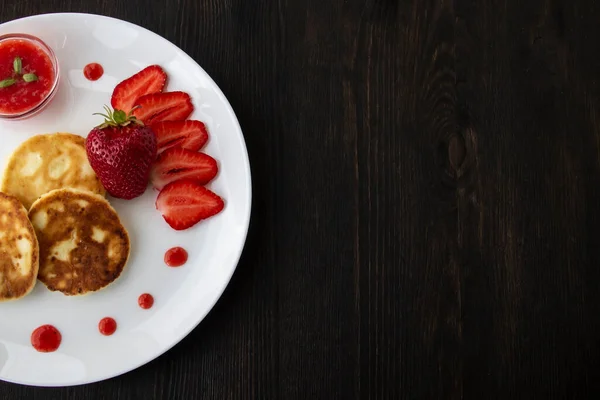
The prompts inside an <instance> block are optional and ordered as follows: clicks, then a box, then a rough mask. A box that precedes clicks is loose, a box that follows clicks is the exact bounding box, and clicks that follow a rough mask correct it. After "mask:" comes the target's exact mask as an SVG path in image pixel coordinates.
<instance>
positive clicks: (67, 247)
mask: <svg viewBox="0 0 600 400" xmlns="http://www.w3.org/2000/svg"><path fill="white" fill-rule="evenodd" d="M29 218H30V219H31V222H32V224H33V227H34V229H35V231H36V233H37V237H38V241H39V245H40V271H39V273H38V279H39V280H40V281H41V282H43V283H44V284H45V285H46V286H47V287H48V289H50V290H52V291H60V292H62V293H64V294H65V295H68V296H73V295H82V294H86V293H89V292H95V291H97V290H100V289H102V288H104V287H106V286H107V285H109V284H110V283H112V282H113V281H114V280H115V279H117V278H118V277H119V276H120V275H121V272H122V271H123V269H124V268H125V264H126V263H127V259H128V257H129V247H130V245H129V235H128V233H127V230H126V229H125V227H123V225H122V224H121V221H120V220H119V216H118V215H117V212H116V211H115V210H114V209H113V208H112V207H111V206H110V204H109V203H108V201H106V199H105V198H104V197H102V196H100V195H97V194H94V193H91V192H87V191H83V190H77V189H70V188H66V189H57V190H53V191H51V192H49V193H47V194H45V195H43V196H42V197H40V199H39V200H37V201H36V202H35V203H33V205H32V206H31V209H30V210H29Z"/></svg>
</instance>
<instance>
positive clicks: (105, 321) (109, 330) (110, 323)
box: [98, 317, 117, 336]
mask: <svg viewBox="0 0 600 400" xmlns="http://www.w3.org/2000/svg"><path fill="white" fill-rule="evenodd" d="M98 330H99V331H100V333H101V334H103V335H104V336H110V335H112V334H113V333H115V331H116V330H117V321H115V320H114V319H113V318H111V317H106V318H102V319H101V320H100V322H99V323H98Z"/></svg>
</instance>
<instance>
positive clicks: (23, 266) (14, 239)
mask: <svg viewBox="0 0 600 400" xmlns="http://www.w3.org/2000/svg"><path fill="white" fill-rule="evenodd" d="M38 260H39V248H38V241H37V238H36V236H35V232H34V230H33V226H31V222H29V219H28V218H27V210H25V208H24V207H23V205H22V204H21V202H20V201H19V200H17V199H16V198H14V197H12V196H8V195H6V194H4V193H1V192H0V301H7V300H15V299H18V298H21V297H23V296H25V295H27V294H28V293H29V292H31V290H32V289H33V287H34V286H35V281H36V278H37V274H38Z"/></svg>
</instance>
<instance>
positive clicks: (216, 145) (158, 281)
mask: <svg viewBox="0 0 600 400" xmlns="http://www.w3.org/2000/svg"><path fill="white" fill-rule="evenodd" d="M11 32H20V33H29V34H32V35H35V36H38V37H39V38H41V39H42V40H44V41H45V42H46V43H47V44H48V45H49V46H50V47H52V49H54V51H55V52H56V55H57V57H58V60H59V63H60V68H61V82H60V87H59V90H58V93H57V95H56V97H55V98H54V100H53V102H52V104H51V105H50V106H49V107H48V108H46V109H45V110H44V111H43V112H42V113H41V114H39V115H37V116H35V117H33V118H32V119H29V120H25V121H17V122H0V163H2V164H1V166H0V168H2V169H3V168H4V165H5V163H6V160H7V159H8V157H9V155H10V154H11V152H12V151H13V150H14V149H15V148H16V147H17V146H18V145H19V144H20V143H21V142H22V141H24V140H25V139H27V138H28V137H30V136H32V135H34V134H39V133H47V132H56V131H63V132H72V133H77V134H80V135H82V136H85V135H87V133H88V132H89V131H90V129H91V128H92V127H93V126H95V125H96V124H98V123H100V122H101V120H100V119H99V118H100V117H98V116H92V113H94V112H101V111H102V106H103V105H104V104H110V95H111V93H112V90H113V88H114V87H115V85H116V84H117V83H118V82H119V81H121V80H123V79H124V78H127V77H128V76H130V75H132V74H134V73H136V72H138V71H139V70H140V69H141V68H143V67H145V66H147V65H150V64H159V65H161V66H162V67H163V68H164V69H165V70H166V72H167V73H168V75H169V81H168V86H167V90H169V91H173V90H183V91H186V92H188V93H189V94H190V95H191V97H192V99H193V101H194V104H195V107H196V110H195V112H194V114H193V115H192V117H191V118H193V119H200V120H202V121H204V122H205V123H206V124H207V126H208V129H209V132H210V135H211V136H210V141H209V143H208V145H207V146H206V148H205V149H204V150H203V151H205V152H206V153H208V154H210V155H212V156H213V157H215V158H216V159H217V160H218V161H219V165H220V172H219V175H218V177H217V178H216V180H214V181H213V182H212V183H211V185H210V187H211V189H212V190H213V191H215V192H216V193H218V194H219V195H221V196H222V197H223V198H224V199H225V201H226V207H225V209H224V211H223V212H222V213H221V214H219V215H217V216H216V217H213V218H212V219H209V220H206V221H203V222H201V223H200V224H198V225H196V226H195V227H193V228H191V229H189V230H187V231H182V232H176V231H174V230H172V229H171V228H170V227H169V226H168V225H167V224H166V223H165V222H164V220H163V219H162V217H161V215H160V213H159V212H158V211H157V210H156V209H155V207H154V201H155V199H156V192H155V191H153V190H152V189H151V188H149V189H148V190H147V191H146V193H145V195H143V196H142V197H140V198H137V199H134V200H131V201H123V200H115V199H109V200H110V201H111V203H112V204H113V205H114V207H115V208H116V209H117V211H118V212H119V215H120V216H121V218H122V220H123V223H124V225H125V226H126V227H127V229H128V230H129V233H130V236H131V241H132V251H131V256H130V261H129V263H128V265H127V267H126V269H125V271H124V273H123V274H122V276H121V277H120V278H119V279H118V280H117V281H116V282H115V283H114V284H113V285H111V286H109V287H108V288H107V289H105V290H103V291H100V292H97V293H93V294H90V295H87V296H83V297H73V298H69V297H66V296H64V295H62V294H60V293H52V292H50V291H49V290H47V289H46V287H45V286H44V285H43V284H41V283H40V282H38V284H37V285H36V287H35V289H34V291H33V292H32V293H31V294H30V295H29V296H27V297H25V298H23V299H21V300H18V301H14V302H9V303H0V379H2V380H6V381H10V382H16V383H23V384H28V385H39V386H66V385H76V384H82V383H89V382H94V381H99V380H103V379H107V378H111V377H113V376H116V375H119V374H122V373H125V372H128V371H130V370H132V369H134V368H137V367H139V366H141V365H143V364H145V363H147V362H149V361H151V360H152V359H154V358H156V357H158V356H159V355H161V354H162V353H164V352H165V351H167V350H168V349H170V348H171V347H172V346H174V345H175V344H176V343H177V342H179V341H180V340H181V339H182V338H184V337H185V336H186V335H187V334H188V333H189V332H190V331H191V330H192V329H194V328H195V327H196V326H197V325H198V323H199V322H200V321H201V320H202V319H203V318H204V317H205V316H206V314H207V313H208V312H209V311H210V309H211V308H212V307H213V305H214V304H215V303H216V301H217V300H218V299H219V297H220V296H221V294H222V293H223V291H224V289H225V287H226V286H227V284H228V283H229V280H230V278H231V276H232V274H233V272H234V270H235V267H236V265H237V262H238V260H239V257H240V255H241V252H242V249H243V246H244V242H245V239H246V233H247V231H248V224H249V218H250V208H251V205H250V203H251V182H250V166H249V163H248V154H247V152H246V146H245V143H244V138H243V136H242V132H241V129H240V126H239V124H238V121H237V119H236V117H235V115H234V113H233V110H232V109H231V106H230V105H229V103H228V101H227V99H226V98H225V96H224V95H223V93H222V92H221V90H220V89H219V88H218V87H217V85H216V84H215V83H214V82H213V80H212V79H211V78H210V77H209V76H208V75H207V74H206V72H205V71H204V70H203V69H202V68H200V66H198V64H197V63H196V62H195V61H194V60H193V59H191V58H190V57H189V56H188V55H186V54H185V53H184V52H183V51H181V50H180V49H178V48H177V47H176V46H174V45H173V44H171V43H169V42H168V41H167V40H165V39H163V38H161V37H160V36H157V35H156V34H154V33H152V32H150V31H148V30H145V29H143V28H140V27H138V26H136V25H133V24H130V23H127V22H123V21H119V20H116V19H112V18H107V17H101V16H96V15H88V14H48V15H39V16H34V17H29V18H24V19H20V20H16V21H11V22H8V23H5V24H2V25H0V34H5V33H11ZM90 62H98V63H100V64H102V65H103V66H104V70H105V75H104V76H103V77H102V78H101V79H100V80H99V81H97V82H89V81H88V80H86V79H85V78H84V76H83V68H84V66H85V65H86V64H88V63H90ZM172 246H182V247H184V248H186V249H187V250H188V252H189V261H188V262H187V264H186V265H185V266H183V267H181V268H168V267H166V266H165V265H164V263H163V256H164V253H165V251H166V250H167V249H169V248H170V247H172ZM144 292H148V293H151V294H152V295H153V296H154V298H155V304H154V307H153V308H152V309H150V310H142V309H141V308H140V307H139V306H138V304H137V298H138V296H139V295H140V294H142V293H144ZM105 316H111V317H113V318H115V319H116V321H117V323H118V329H117V332H116V333H115V334H114V335H113V336H110V337H104V336H102V335H101V334H100V333H99V332H98V321H100V319H101V318H103V317H105ZM42 324H52V325H54V326H56V327H57V328H58V329H59V330H60V331H61V333H62V336H63V340H62V344H61V346H60V348H59V349H58V351H56V352H54V353H46V354H45V353H38V352H37V351H36V350H34V349H33V347H31V344H30V335H31V332H32V331H33V330H34V329H35V328H36V327H38V326H40V325H42Z"/></svg>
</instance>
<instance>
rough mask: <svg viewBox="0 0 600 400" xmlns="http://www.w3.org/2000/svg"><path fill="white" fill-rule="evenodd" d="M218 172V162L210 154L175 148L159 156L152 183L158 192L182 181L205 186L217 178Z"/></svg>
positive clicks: (152, 173) (153, 169) (151, 176)
mask: <svg viewBox="0 0 600 400" xmlns="http://www.w3.org/2000/svg"><path fill="white" fill-rule="evenodd" d="M217 172H219V168H218V166H217V161H216V160H215V159H214V158H212V157H211V156H209V155H208V154H204V153H198V152H195V151H191V150H188V149H182V148H180V147H173V148H171V149H168V150H165V151H164V152H162V153H161V155H159V156H158V158H157V159H156V162H155V163H154V166H153V167H152V172H151V173H150V181H151V182H152V186H154V187H155V188H156V189H158V190H161V189H162V188H163V187H165V186H166V185H168V184H169V183H171V182H175V181H177V180H180V179H188V180H193V181H196V182H198V183H199V184H201V185H205V184H207V183H208V182H210V181H211V180H213V178H214V177H215V176H217Z"/></svg>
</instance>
